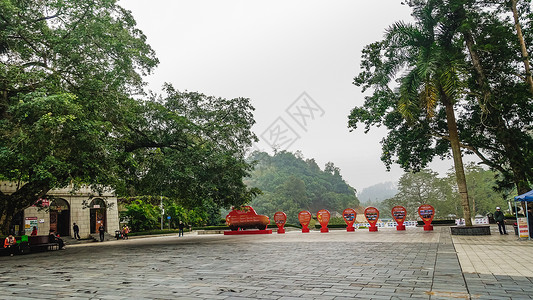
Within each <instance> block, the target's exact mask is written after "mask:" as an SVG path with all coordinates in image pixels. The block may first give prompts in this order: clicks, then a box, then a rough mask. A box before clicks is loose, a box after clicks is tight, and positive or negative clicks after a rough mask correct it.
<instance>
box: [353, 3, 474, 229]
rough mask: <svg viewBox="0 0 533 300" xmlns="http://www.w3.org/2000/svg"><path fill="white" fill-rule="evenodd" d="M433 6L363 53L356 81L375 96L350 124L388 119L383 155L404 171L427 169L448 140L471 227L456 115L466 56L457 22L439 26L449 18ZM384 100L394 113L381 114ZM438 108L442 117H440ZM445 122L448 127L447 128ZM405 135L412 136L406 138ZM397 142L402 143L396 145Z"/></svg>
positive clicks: (422, 9)
mask: <svg viewBox="0 0 533 300" xmlns="http://www.w3.org/2000/svg"><path fill="white" fill-rule="evenodd" d="M435 5H436V3H434V2H433V1H429V2H428V3H427V5H424V6H422V7H418V8H416V9H415V10H414V13H413V16H414V17H415V19H416V21H417V22H416V24H414V25H410V24H405V23H403V22H399V23H396V24H394V25H393V26H391V27H390V28H389V30H388V31H387V34H386V36H385V39H384V40H383V41H382V42H378V43H374V44H373V45H370V46H369V47H367V52H366V53H365V54H367V55H368V56H367V57H365V61H364V62H363V66H364V68H365V70H364V71H363V72H362V73H361V74H359V76H358V77H357V78H356V80H355V83H356V84H358V85H362V86H363V87H364V88H365V89H366V88H369V87H373V88H374V89H375V92H374V96H373V97H369V98H367V100H366V103H365V105H364V107H363V108H356V109H354V110H353V111H352V114H351V115H350V126H352V127H353V128H355V127H357V122H365V123H366V124H367V128H368V126H370V125H372V124H375V123H376V122H381V121H382V119H381V118H382V117H384V118H385V120H384V122H385V123H386V124H387V126H388V127H389V128H394V129H393V130H395V131H396V134H393V135H392V136H391V137H392V139H390V140H389V141H386V142H385V145H386V146H387V150H389V151H387V152H386V153H385V155H387V156H388V157H387V159H390V157H391V155H392V154H393V153H395V152H396V153H399V154H400V155H399V159H400V163H401V164H402V166H403V167H404V168H406V169H410V168H413V169H415V170H417V169H418V168H419V167H420V166H423V165H425V163H426V162H427V161H428V160H430V159H431V158H432V157H433V155H434V153H435V152H433V151H432V150H431V146H432V145H433V144H435V145H436V147H435V148H434V149H435V150H434V151H441V152H440V154H444V153H443V152H442V151H443V150H444V149H445V148H444V145H445V144H443V143H444V142H449V145H450V148H451V150H452V157H453V161H454V166H455V173H456V178H457V186H458V190H459V193H460V195H461V198H462V207H463V210H464V215H465V220H467V221H466V222H467V225H471V218H470V205H469V200H468V192H467V186H466V179H465V174H464V168H463V162H462V153H461V148H460V140H459V132H458V129H457V122H456V117H455V111H454V105H455V103H456V101H457V100H458V99H459V96H460V93H461V92H462V88H461V85H460V79H459V77H460V76H461V74H460V73H461V62H462V61H463V60H464V57H463V54H462V52H461V48H459V47H457V45H455V44H454V42H453V36H454V32H455V30H456V28H457V26H458V24H456V23H450V24H446V26H443V24H442V23H439V18H444V17H446V16H444V15H440V14H438V12H439V11H438V10H437V9H436V7H435ZM436 12H437V14H436ZM450 13H451V14H453V13H454V12H450ZM402 71H405V72H404V73H402ZM395 78H396V79H397V81H398V82H399V88H398V89H397V90H393V89H391V87H390V86H389V85H390V83H391V81H392V80H393V79H395ZM380 97H387V98H388V99H386V100H384V101H385V102H386V103H387V104H389V107H391V108H392V110H388V111H387V110H383V108H382V107H383V104H381V103H380V104H378V105H376V104H375V103H373V102H375V101H380V100H381V99H383V98H381V99H380ZM376 106H377V109H381V111H380V112H378V113H380V114H381V116H380V117H379V118H376V115H373V116H371V117H370V118H369V114H368V111H369V110H370V111H375V108H376ZM438 109H440V113H437V110H438ZM444 124H446V125H445V126H443V125H444ZM406 132H409V133H410V134H407V135H405V134H404V133H406ZM406 136H407V139H406V138H405V137H406ZM398 140H401V141H402V143H396V141H398ZM406 140H407V141H406ZM435 140H437V142H435ZM406 142H407V143H406ZM413 146H414V147H413ZM413 149H414V150H415V151H416V152H419V153H423V155H422V156H421V159H422V160H420V158H418V157H417V158H415V159H412V158H413V153H412V152H411V153H409V152H407V151H412V150H413ZM390 150H392V151H390ZM406 152H407V153H406ZM416 152H415V153H414V155H416Z"/></svg>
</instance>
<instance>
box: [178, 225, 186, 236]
mask: <svg viewBox="0 0 533 300" xmlns="http://www.w3.org/2000/svg"><path fill="white" fill-rule="evenodd" d="M178 228H179V231H178V237H180V236H183V228H185V225H184V224H183V222H182V221H180V223H179V224H178Z"/></svg>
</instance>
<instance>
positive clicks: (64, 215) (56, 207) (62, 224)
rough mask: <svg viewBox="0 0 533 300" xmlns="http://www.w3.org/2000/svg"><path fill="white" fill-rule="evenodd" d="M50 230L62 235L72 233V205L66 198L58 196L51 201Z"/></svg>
mask: <svg viewBox="0 0 533 300" xmlns="http://www.w3.org/2000/svg"><path fill="white" fill-rule="evenodd" d="M50 230H53V231H55V232H57V233H58V234H59V235H60V236H69V235H70V206H69V204H68V202H67V201H66V200H64V199H61V198H57V199H54V200H52V202H50Z"/></svg>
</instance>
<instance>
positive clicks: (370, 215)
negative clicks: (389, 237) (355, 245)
mask: <svg viewBox="0 0 533 300" xmlns="http://www.w3.org/2000/svg"><path fill="white" fill-rule="evenodd" d="M365 218H366V221H367V222H368V224H370V227H368V231H378V227H377V226H376V223H377V222H378V219H379V210H378V209H377V208H375V207H367V208H366V209H365Z"/></svg>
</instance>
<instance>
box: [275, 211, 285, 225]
mask: <svg viewBox="0 0 533 300" xmlns="http://www.w3.org/2000/svg"><path fill="white" fill-rule="evenodd" d="M274 222H276V225H277V226H278V227H279V228H283V226H285V222H287V215H286V214H285V213H284V212H282V211H278V212H276V213H275V214H274Z"/></svg>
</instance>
